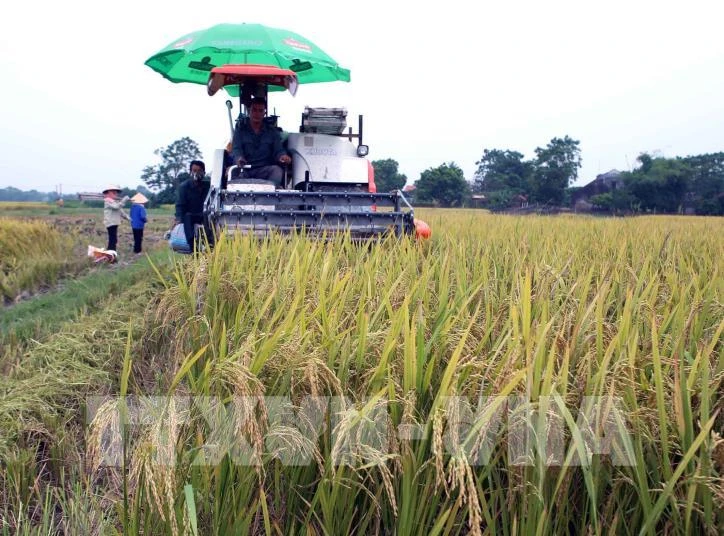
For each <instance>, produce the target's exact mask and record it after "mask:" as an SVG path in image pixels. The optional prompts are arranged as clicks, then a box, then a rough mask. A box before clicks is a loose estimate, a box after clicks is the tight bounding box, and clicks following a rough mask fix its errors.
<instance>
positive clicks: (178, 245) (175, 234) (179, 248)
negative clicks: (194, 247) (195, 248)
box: [168, 223, 191, 253]
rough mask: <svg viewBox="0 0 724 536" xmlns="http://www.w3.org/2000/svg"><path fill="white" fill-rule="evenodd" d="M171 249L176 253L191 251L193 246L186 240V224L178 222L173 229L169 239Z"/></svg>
mask: <svg viewBox="0 0 724 536" xmlns="http://www.w3.org/2000/svg"><path fill="white" fill-rule="evenodd" d="M168 243H169V245H170V246H171V249H172V250H174V251H175V252H176V253H191V247H189V243H188V242H187V241H186V233H184V224H183V223H177V224H176V225H175V226H174V228H173V229H172V230H171V236H170V237H169V239H168Z"/></svg>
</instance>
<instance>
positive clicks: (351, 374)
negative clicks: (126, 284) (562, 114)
mask: <svg viewBox="0 0 724 536" xmlns="http://www.w3.org/2000/svg"><path fill="white" fill-rule="evenodd" d="M418 216H420V217H422V218H423V219H425V220H426V221H427V222H428V223H430V225H431V226H432V228H433V238H432V240H430V241H429V242H426V243H415V242H413V241H409V240H401V241H400V240H397V239H388V240H384V241H381V242H379V243H373V244H370V245H364V246H361V245H355V244H352V243H350V242H348V241H346V240H344V238H337V239H334V240H331V241H329V242H320V241H312V240H307V239H306V238H305V237H295V238H293V239H282V238H278V237H275V238H269V239H266V240H255V239H251V238H249V237H238V236H237V237H224V238H222V239H221V240H220V241H219V242H218V243H217V246H216V247H215V249H214V250H213V251H212V252H211V253H209V254H207V255H206V256H203V257H201V258H198V259H190V258H188V257H175V258H174V259H173V260H172V262H171V264H170V265H168V264H166V265H161V264H157V265H156V267H155V269H154V270H152V272H151V274H150V277H149V281H148V284H147V286H146V287H142V286H141V287H138V288H137V289H136V290H135V291H134V293H133V295H128V297H127V298H123V299H125V300H127V301H126V302H125V303H124V304H121V303H118V302H119V300H116V303H114V304H109V311H108V314H109V315H111V316H110V318H112V319H113V322H114V323H113V324H112V325H109V326H108V330H107V331H106V332H104V333H102V334H100V335H97V337H96V338H95V339H94V342H93V344H94V348H95V351H94V352H93V353H92V357H90V356H89V357H84V358H83V363H84V364H87V365H88V366H89V368H88V370H86V371H85V372H83V371H81V370H79V369H78V368H77V367H76V368H73V367H68V363H69V362H70V361H69V360H70V359H72V358H71V356H72V355H80V356H85V355H86V354H87V352H82V351H81V352H80V353H78V352H79V351H80V349H81V348H84V346H83V345H82V341H83V340H84V339H83V338H84V337H86V338H87V336H88V330H89V329H93V328H91V326H92V325H95V324H93V322H100V321H101V319H100V318H99V319H98V320H94V318H95V317H94V318H89V319H87V322H88V324H87V328H88V329H83V325H82V324H81V325H76V326H74V327H73V329H72V330H69V331H68V332H66V334H65V336H64V338H63V342H62V345H63V347H65V348H67V349H66V350H61V349H60V347H58V348H57V349H56V351H55V352H54V353H53V356H54V357H53V359H52V360H48V359H47V358H44V359H37V360H34V359H32V356H33V355H38V356H39V355H42V350H40V349H37V348H36V349H35V350H32V349H31V350H30V351H29V354H28V355H29V359H31V362H33V363H34V366H36V367H37V369H38V374H40V373H41V371H43V370H44V368H43V367H44V366H45V364H47V363H50V362H53V363H58V362H59V360H63V359H65V361H63V362H64V363H65V365H64V366H66V367H68V370H71V371H72V374H73V377H74V378H75V381H77V385H78V386H79V388H78V389H76V392H75V393H74V394H73V395H71V394H69V393H64V394H63V393H61V394H60V395H59V396H54V397H53V396H50V395H47V396H48V397H49V399H50V400H52V402H48V403H47V404H48V405H49V406H50V407H53V408H55V410H54V411H55V412H56V414H57V416H58V420H59V421H60V422H59V423H57V426H58V427H59V429H60V430H65V432H64V433H63V434H61V433H59V432H58V431H56V432H52V431H49V432H48V436H47V437H51V438H52V437H56V438H57V437H59V436H61V437H64V438H66V440H65V442H62V448H60V447H57V446H56V447H55V448H56V451H58V452H56V454H55V456H47V457H48V458H51V459H60V460H62V462H58V461H56V462H48V463H47V464H46V465H41V464H39V463H38V462H37V452H38V451H39V450H40V449H39V447H37V441H36V443H35V450H33V448H31V447H32V446H33V445H34V443H33V441H32V437H33V434H32V433H29V429H32V427H31V426H30V425H28V427H26V428H25V429H18V430H17V431H16V434H17V435H16V437H18V438H25V439H24V440H23V441H24V442H19V444H20V443H22V444H20V446H19V447H18V448H16V449H13V448H12V443H11V442H9V443H7V450H6V451H4V456H5V462H4V463H5V464H6V469H10V471H9V472H7V473H6V474H7V475H8V476H6V477H5V478H3V477H2V476H0V481H1V483H2V487H0V489H2V490H3V491H2V492H1V493H2V494H0V497H2V498H4V502H5V507H4V508H2V507H0V530H4V531H5V533H8V534H9V533H14V532H21V533H23V531H24V533H32V531H33V530H38V531H39V532H43V533H45V532H47V531H49V530H60V531H65V533H69V534H74V533H78V532H79V531H81V532H84V533H85V532H86V531H90V532H89V533H106V532H107V531H110V532H114V531H115V532H120V533H127V534H172V535H175V534H318V535H323V534H324V535H337V534H400V535H402V534H405V535H407V534H410V535H413V534H425V535H427V534H486V535H487V534H491V535H492V534H502V535H518V534H611V533H615V534H660V533H665V534H718V533H719V531H720V529H721V527H722V526H724V515H723V514H722V510H723V508H722V507H724V491H722V490H724V479H723V478H722V475H724V440H723V439H722V430H723V429H724V417H723V416H722V414H721V409H722V405H723V404H724V403H723V402H722V400H723V398H722V396H721V393H722V385H721V383H722V377H723V376H724V359H723V357H724V356H723V353H724V352H723V345H722V331H724V314H723V313H724V303H723V302H722V290H724V283H723V279H722V270H723V268H724V266H723V261H722V259H724V240H722V239H721V238H722V236H724V232H723V231H724V221H722V220H721V219H715V218H695V217H691V218H688V217H639V218H631V219H595V218H581V217H565V216H562V217H511V216H499V215H497V216H496V215H489V214H485V213H482V212H479V211H448V210H427V211H425V210H420V211H418ZM124 318H125V319H126V320H125V322H124ZM95 329H96V331H94V333H100V332H99V331H97V329H98V328H95ZM106 339H108V340H112V341H114V342H113V343H112V344H111V343H108V344H106V343H103V342H102V341H104V340H106ZM47 344H48V345H52V344H60V341H59V340H56V339H53V338H51V339H50V342H48V343H47ZM64 354H68V355H67V356H66V358H63V357H62V356H63V355H64ZM0 364H1V362H0ZM54 366H58V365H54ZM13 374H19V372H11V373H10V374H9V375H8V378H7V379H6V380H5V382H6V385H8V386H10V385H11V381H12V378H13ZM23 374H25V375H26V379H27V375H28V371H27V370H26V371H25V372H24V373H23ZM69 374H70V373H69ZM17 377H18V378H19V377H20V376H17ZM104 378H105V379H104ZM1 386H2V385H1V384H0V387H1ZM8 388H9V387H8ZM57 389H60V387H58V388H57ZM2 392H3V391H2V389H0V393H2ZM94 395H96V396H98V397H100V398H94ZM6 398H7V397H6ZM13 400H15V404H16V408H15V409H14V410H13V411H15V413H10V412H9V411H10V410H8V409H7V408H5V409H3V404H4V402H3V398H0V417H1V416H2V414H3V411H5V412H6V414H7V415H23V418H26V419H29V416H30V415H33V412H34V411H35V412H39V411H40V410H39V409H35V410H33V408H32V407H30V406H29V409H28V411H27V412H25V413H22V412H20V413H18V411H19V410H18V409H17V406H18V405H22V402H21V401H19V400H21V399H20V398H15V399H13ZM69 400H70V402H69ZM91 406H92V408H91ZM81 408H85V409H84V410H83V411H81ZM16 420H17V419H16ZM41 422H42V421H41ZM63 422H64V423H65V424H62V423H63ZM88 423H90V424H88ZM124 423H126V424H128V423H130V424H131V425H129V426H126V425H124ZM45 426H46V427H47V426H48V425H47V423H46V424H45ZM36 428H39V426H37V422H36ZM69 429H70V430H72V433H71V432H69V431H68V430H69ZM73 437H75V438H76V439H77V440H78V441H77V443H73V441H71V440H70V438H73ZM28 438H30V439H28ZM53 445H54V442H53V441H52V440H46V446H45V447H44V448H45V449H46V450H44V451H43V452H46V451H47V449H48V448H53ZM74 445H75V446H74ZM34 456H35V457H34ZM43 468H45V469H43ZM43 470H45V471H50V472H51V473H52V475H50V476H47V475H46V476H43ZM32 482H44V483H45V484H44V485H42V486H41V485H39V484H37V485H35V486H34V487H35V488H37V491H35V490H34V489H33V485H32ZM27 487H30V488H31V491H27V490H26V489H25V488H27ZM29 505H32V507H31V506H29ZM3 518H4V524H3V522H2V519H3Z"/></svg>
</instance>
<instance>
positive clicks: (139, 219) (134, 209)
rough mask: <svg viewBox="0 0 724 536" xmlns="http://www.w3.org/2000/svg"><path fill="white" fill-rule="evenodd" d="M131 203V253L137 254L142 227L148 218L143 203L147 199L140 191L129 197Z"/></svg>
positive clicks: (141, 240) (139, 247)
mask: <svg viewBox="0 0 724 536" xmlns="http://www.w3.org/2000/svg"><path fill="white" fill-rule="evenodd" d="M131 201H132V202H133V204H132V205H131V229H133V253H135V254H136V255H139V254H140V253H141V243H142V242H143V228H144V227H145V226H146V222H147V221H148V219H147V218H146V207H144V206H143V204H144V203H148V199H147V198H146V196H145V195H143V194H142V193H140V192H139V193H137V194H136V195H134V196H133V197H131Z"/></svg>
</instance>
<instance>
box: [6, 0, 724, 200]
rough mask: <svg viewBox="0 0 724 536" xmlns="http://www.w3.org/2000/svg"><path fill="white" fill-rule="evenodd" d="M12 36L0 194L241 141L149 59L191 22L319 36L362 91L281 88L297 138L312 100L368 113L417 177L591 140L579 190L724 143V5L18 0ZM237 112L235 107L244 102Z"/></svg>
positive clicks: (373, 141) (215, 104)
mask: <svg viewBox="0 0 724 536" xmlns="http://www.w3.org/2000/svg"><path fill="white" fill-rule="evenodd" d="M3 11H4V12H5V13H4V17H3V19H4V20H3V28H2V32H0V62H2V73H3V77H2V84H1V85H0V124H1V125H2V129H1V131H0V136H1V139H0V147H1V148H0V187H7V186H15V187H18V188H21V189H24V190H30V189H37V190H41V191H52V190H55V187H56V185H57V184H62V185H63V192H64V193H67V192H74V191H85V190H91V191H98V190H99V189H100V188H101V187H102V186H103V185H105V184H107V183H109V182H115V183H119V184H121V185H122V186H129V187H135V186H136V185H138V184H140V183H141V181H140V175H141V170H142V169H143V168H144V166H146V165H150V164H156V163H157V162H158V160H156V157H155V155H154V154H153V151H154V149H156V148H159V147H164V146H166V145H168V144H170V143H171V142H173V141H174V140H176V139H179V138H181V137H183V136H189V137H190V138H192V139H194V140H196V141H197V142H198V143H199V146H200V148H201V150H202V152H203V155H204V158H205V159H206V160H207V161H208V162H211V160H212V155H213V151H214V149H216V148H220V147H223V146H224V145H225V144H226V142H227V141H228V140H229V135H230V134H229V123H228V117H227V112H226V107H225V105H224V102H225V100H226V99H227V98H228V97H227V95H226V93H225V92H219V93H218V94H217V95H215V96H214V97H208V96H207V95H206V90H205V88H204V86H201V85H192V84H172V83H170V82H168V81H167V80H165V79H164V78H162V77H161V76H160V75H159V74H157V73H155V72H153V71H152V70H151V69H149V68H148V67H146V66H145V65H144V64H143V63H144V61H145V60H146V59H147V58H148V57H149V56H151V55H152V54H154V53H155V52H157V51H158V50H160V49H161V48H163V47H165V46H166V45H168V44H169V43H171V42H172V41H173V40H175V39H176V38H177V37H180V36H182V35H183V34H185V33H188V32H191V31H195V30H198V29H202V28H206V27H209V26H212V25H214V24H217V23H222V22H227V23H240V22H256V23H261V24H266V25H269V26H275V27H277V28H286V29H289V30H292V31H294V32H296V33H298V34H300V35H302V36H305V37H307V38H309V39H310V40H312V41H313V42H314V43H316V44H317V45H318V46H319V47H321V48H322V49H323V50H324V51H325V52H327V53H328V54H330V55H331V56H332V57H333V58H335V59H336V60H337V61H338V62H339V64H340V65H342V66H343V67H346V68H348V69H350V70H351V73H352V81H351V83H349V84H346V83H342V82H335V83H331V84H316V85H315V84H310V85H303V86H300V88H299V91H298V92H297V96H296V97H291V96H290V95H289V94H287V93H275V94H273V95H272V96H271V97H270V109H272V108H275V109H276V112H277V114H279V115H280V116H281V119H280V121H281V126H282V127H283V128H285V129H286V130H291V131H296V130H297V129H298V126H299V122H300V118H301V112H302V110H303V109H304V106H305V105H311V106H344V107H346V108H347V109H348V111H349V116H348V117H349V118H351V119H352V121H350V122H351V123H352V124H353V125H354V126H355V129H356V117H357V115H358V114H363V115H364V126H365V131H364V136H365V142H366V143H367V144H368V145H369V146H370V158H371V159H373V160H377V159H384V158H392V159H394V160H397V162H399V165H400V171H401V172H402V173H404V174H405V175H407V178H408V182H414V181H415V180H417V179H418V178H419V176H420V173H421V172H423V171H424V170H426V169H428V168H431V167H437V166H439V165H441V164H443V163H446V162H455V163H456V164H458V165H459V166H460V167H461V168H462V169H463V171H464V172H465V176H466V178H468V179H472V177H473V174H474V172H475V169H476V167H477V166H476V165H475V162H476V161H478V160H479V159H480V157H481V156H482V154H483V149H486V148H487V149H511V150H517V151H519V152H521V153H523V154H524V155H525V157H526V158H531V157H533V156H534V150H535V148H536V147H538V146H541V147H543V146H545V145H546V144H547V143H548V142H549V141H550V139H551V138H553V137H555V136H559V137H563V136H565V135H568V136H571V137H572V138H574V139H577V140H580V147H581V151H582V157H583V168H582V169H581V170H580V175H579V179H578V181H577V182H576V184H584V183H586V182H588V181H589V180H591V179H593V178H594V177H595V176H596V174H598V173H603V172H606V171H608V170H610V169H612V168H616V169H619V170H628V169H632V167H633V166H634V165H635V160H636V157H637V155H638V154H639V153H641V152H643V151H646V152H655V153H657V154H660V155H663V156H667V157H673V156H686V155H689V154H700V153H708V152H718V151H723V150H724V98H723V97H722V95H724V36H723V30H722V24H723V23H722V21H724V2H722V1H721V0H716V1H715V0H711V1H703V0H689V1H688V2H680V1H679V2H665V1H660V0H659V1H648V0H627V1H620V0H608V1H606V2H591V1H588V0H575V1H567V0H548V1H546V2H541V1H532V0H531V1H528V0H512V1H511V0H506V1H496V2H477V3H476V2H474V1H473V2H471V1H470V0H447V1H445V2H434V3H428V2H423V3H407V2H394V1H391V0H387V1H377V0H368V1H363V2H342V3H340V2H338V1H320V2H314V1H309V2H303V1H299V0H296V1H293V2H286V1H275V2H272V1H263V2H244V1H229V0H227V1H213V0H197V1H193V2H186V1H182V0H177V1H173V2H171V1H166V0H146V1H144V2H125V3H124V2H112V3H109V2H98V1H93V2H84V1H83V2H81V1H74V0H69V1H67V2H57V1H53V2H45V1H41V2H27V1H25V2H13V3H12V4H11V7H7V6H6V7H4V8H3ZM235 111H236V112H238V108H236V109H235Z"/></svg>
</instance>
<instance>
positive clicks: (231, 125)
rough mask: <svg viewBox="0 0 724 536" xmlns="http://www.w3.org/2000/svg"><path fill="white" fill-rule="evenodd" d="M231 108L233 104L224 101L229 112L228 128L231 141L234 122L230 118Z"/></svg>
mask: <svg viewBox="0 0 724 536" xmlns="http://www.w3.org/2000/svg"><path fill="white" fill-rule="evenodd" d="M232 107H233V104H231V101H230V100H227V101H226V108H227V110H228V111H229V128H230V129H231V139H234V120H233V119H232V117H231V108H232Z"/></svg>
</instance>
